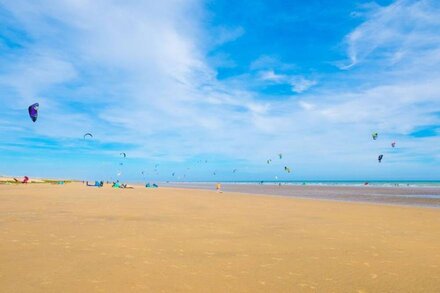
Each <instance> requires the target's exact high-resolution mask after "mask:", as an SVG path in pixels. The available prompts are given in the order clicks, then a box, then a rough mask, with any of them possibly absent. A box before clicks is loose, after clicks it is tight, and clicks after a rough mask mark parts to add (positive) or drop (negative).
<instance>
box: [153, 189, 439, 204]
mask: <svg viewBox="0 0 440 293" xmlns="http://www.w3.org/2000/svg"><path fill="white" fill-rule="evenodd" d="M161 186H162V187H173V188H186V189H194V190H214V184H207V183H203V184H193V183H178V184H175V183H174V184H172V183H164V184H162V185H161ZM222 191H224V192H238V193H243V194H254V195H266V196H283V197H292V198H303V199H310V200H313V199H315V200H329V201H340V202H359V203H371V204H379V205H380V204H383V205H395V206H415V207H424V208H435V209H438V208H440V187H439V188H432V187H429V188H428V187H416V188H412V187H405V188H401V187H376V186H368V187H364V186H321V185H306V186H302V185H281V186H278V185H265V184H262V185H261V184H222Z"/></svg>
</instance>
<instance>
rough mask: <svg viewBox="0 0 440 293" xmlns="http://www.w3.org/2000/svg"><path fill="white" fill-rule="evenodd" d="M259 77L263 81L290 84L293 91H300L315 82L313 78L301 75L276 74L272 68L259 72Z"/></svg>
mask: <svg viewBox="0 0 440 293" xmlns="http://www.w3.org/2000/svg"><path fill="white" fill-rule="evenodd" d="M260 78H261V80H263V81H269V82H273V83H279V84H283V83H285V84H290V85H291V86H292V91H293V92H295V93H302V92H304V91H306V90H308V89H309V88H311V87H312V86H314V85H316V84H317V82H316V81H315V80H311V79H306V78H305V77H303V76H299V75H286V74H277V73H275V71H273V70H266V71H262V72H260Z"/></svg>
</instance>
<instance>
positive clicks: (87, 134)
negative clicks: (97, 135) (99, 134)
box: [83, 132, 93, 140]
mask: <svg viewBox="0 0 440 293" xmlns="http://www.w3.org/2000/svg"><path fill="white" fill-rule="evenodd" d="M86 136H90V137H91V138H93V135H92V134H91V133H88V132H87V133H86V134H84V136H83V137H84V140H85V139H86Z"/></svg>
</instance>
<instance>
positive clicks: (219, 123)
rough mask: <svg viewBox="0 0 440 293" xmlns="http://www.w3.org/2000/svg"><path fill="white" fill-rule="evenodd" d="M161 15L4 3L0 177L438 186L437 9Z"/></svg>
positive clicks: (216, 6) (192, 0)
mask: <svg viewBox="0 0 440 293" xmlns="http://www.w3.org/2000/svg"><path fill="white" fill-rule="evenodd" d="M155 2H159V1H123V2H121V1H79V0H78V1H75V0H62V1H48V0H46V1H45V0H43V1H39V2H38V4H37V3H36V2H35V1H24V0H16V1H2V0H0V23H1V25H0V102H1V104H2V107H1V108H0V114H1V115H0V133H1V136H0V175H13V176H22V175H29V176H46V177H69V178H72V177H73V178H78V179H80V178H85V179H95V178H96V179H105V180H110V179H116V178H118V176H117V174H118V173H120V174H121V175H120V176H119V178H120V179H122V180H130V181H140V180H144V179H146V180H273V179H275V178H278V179H279V180H313V179H314V180H320V179H328V180H332V179H339V180H344V179H357V180H373V179H395V180H399V179H400V180H403V179H413V180H420V179H431V180H434V179H437V180H439V179H440V35H439V34H438V32H439V31H440V4H439V3H438V1H434V0H431V1H429V0H425V1H404V0H403V1H375V2H370V1H368V2H366V1H348V0H347V1H337V2H335V1H212V0H211V1H199V0H189V1H179V0H170V1H160V3H155ZM34 102H39V103H40V116H39V118H38V121H37V122H36V123H32V121H31V120H30V119H29V117H27V107H28V106H29V105H30V104H32V103H34ZM87 132H91V133H93V135H94V138H93V139H91V140H90V139H88V140H84V139H83V135H84V134H85V133H87ZM372 132H378V133H379V138H378V140H376V141H373V140H372V139H371V133H372ZM392 141H396V142H397V147H396V148H394V149H392V148H391V147H390V144H391V142H392ZM120 152H125V153H127V158H125V159H123V158H121V157H120V155H119V154H120ZM278 153H283V159H282V160H279V159H277V154H278ZM379 154H384V160H383V161H382V163H381V164H378V163H377V156H378V155H379ZM269 158H272V163H271V164H269V165H268V164H266V160H267V159H269ZM205 161H207V163H205ZM121 162H122V163H123V165H120V163H121ZM156 165H158V166H157V168H156V167H155V166H156ZM284 166H289V167H290V168H291V169H292V173H290V174H288V173H286V172H284V171H283V168H284ZM234 169H237V171H236V172H235V173H233V172H232V170H234ZM142 171H143V172H144V174H143V175H142V174H141V172H142ZM214 172H215V174H216V175H213V173H214ZM172 173H175V176H172V175H171V174H172Z"/></svg>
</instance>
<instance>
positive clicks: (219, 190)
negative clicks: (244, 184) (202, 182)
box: [215, 183, 222, 193]
mask: <svg viewBox="0 0 440 293" xmlns="http://www.w3.org/2000/svg"><path fill="white" fill-rule="evenodd" d="M221 188H222V185H221V184H220V183H217V184H216V185H215V190H216V191H217V192H218V193H222V190H221Z"/></svg>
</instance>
